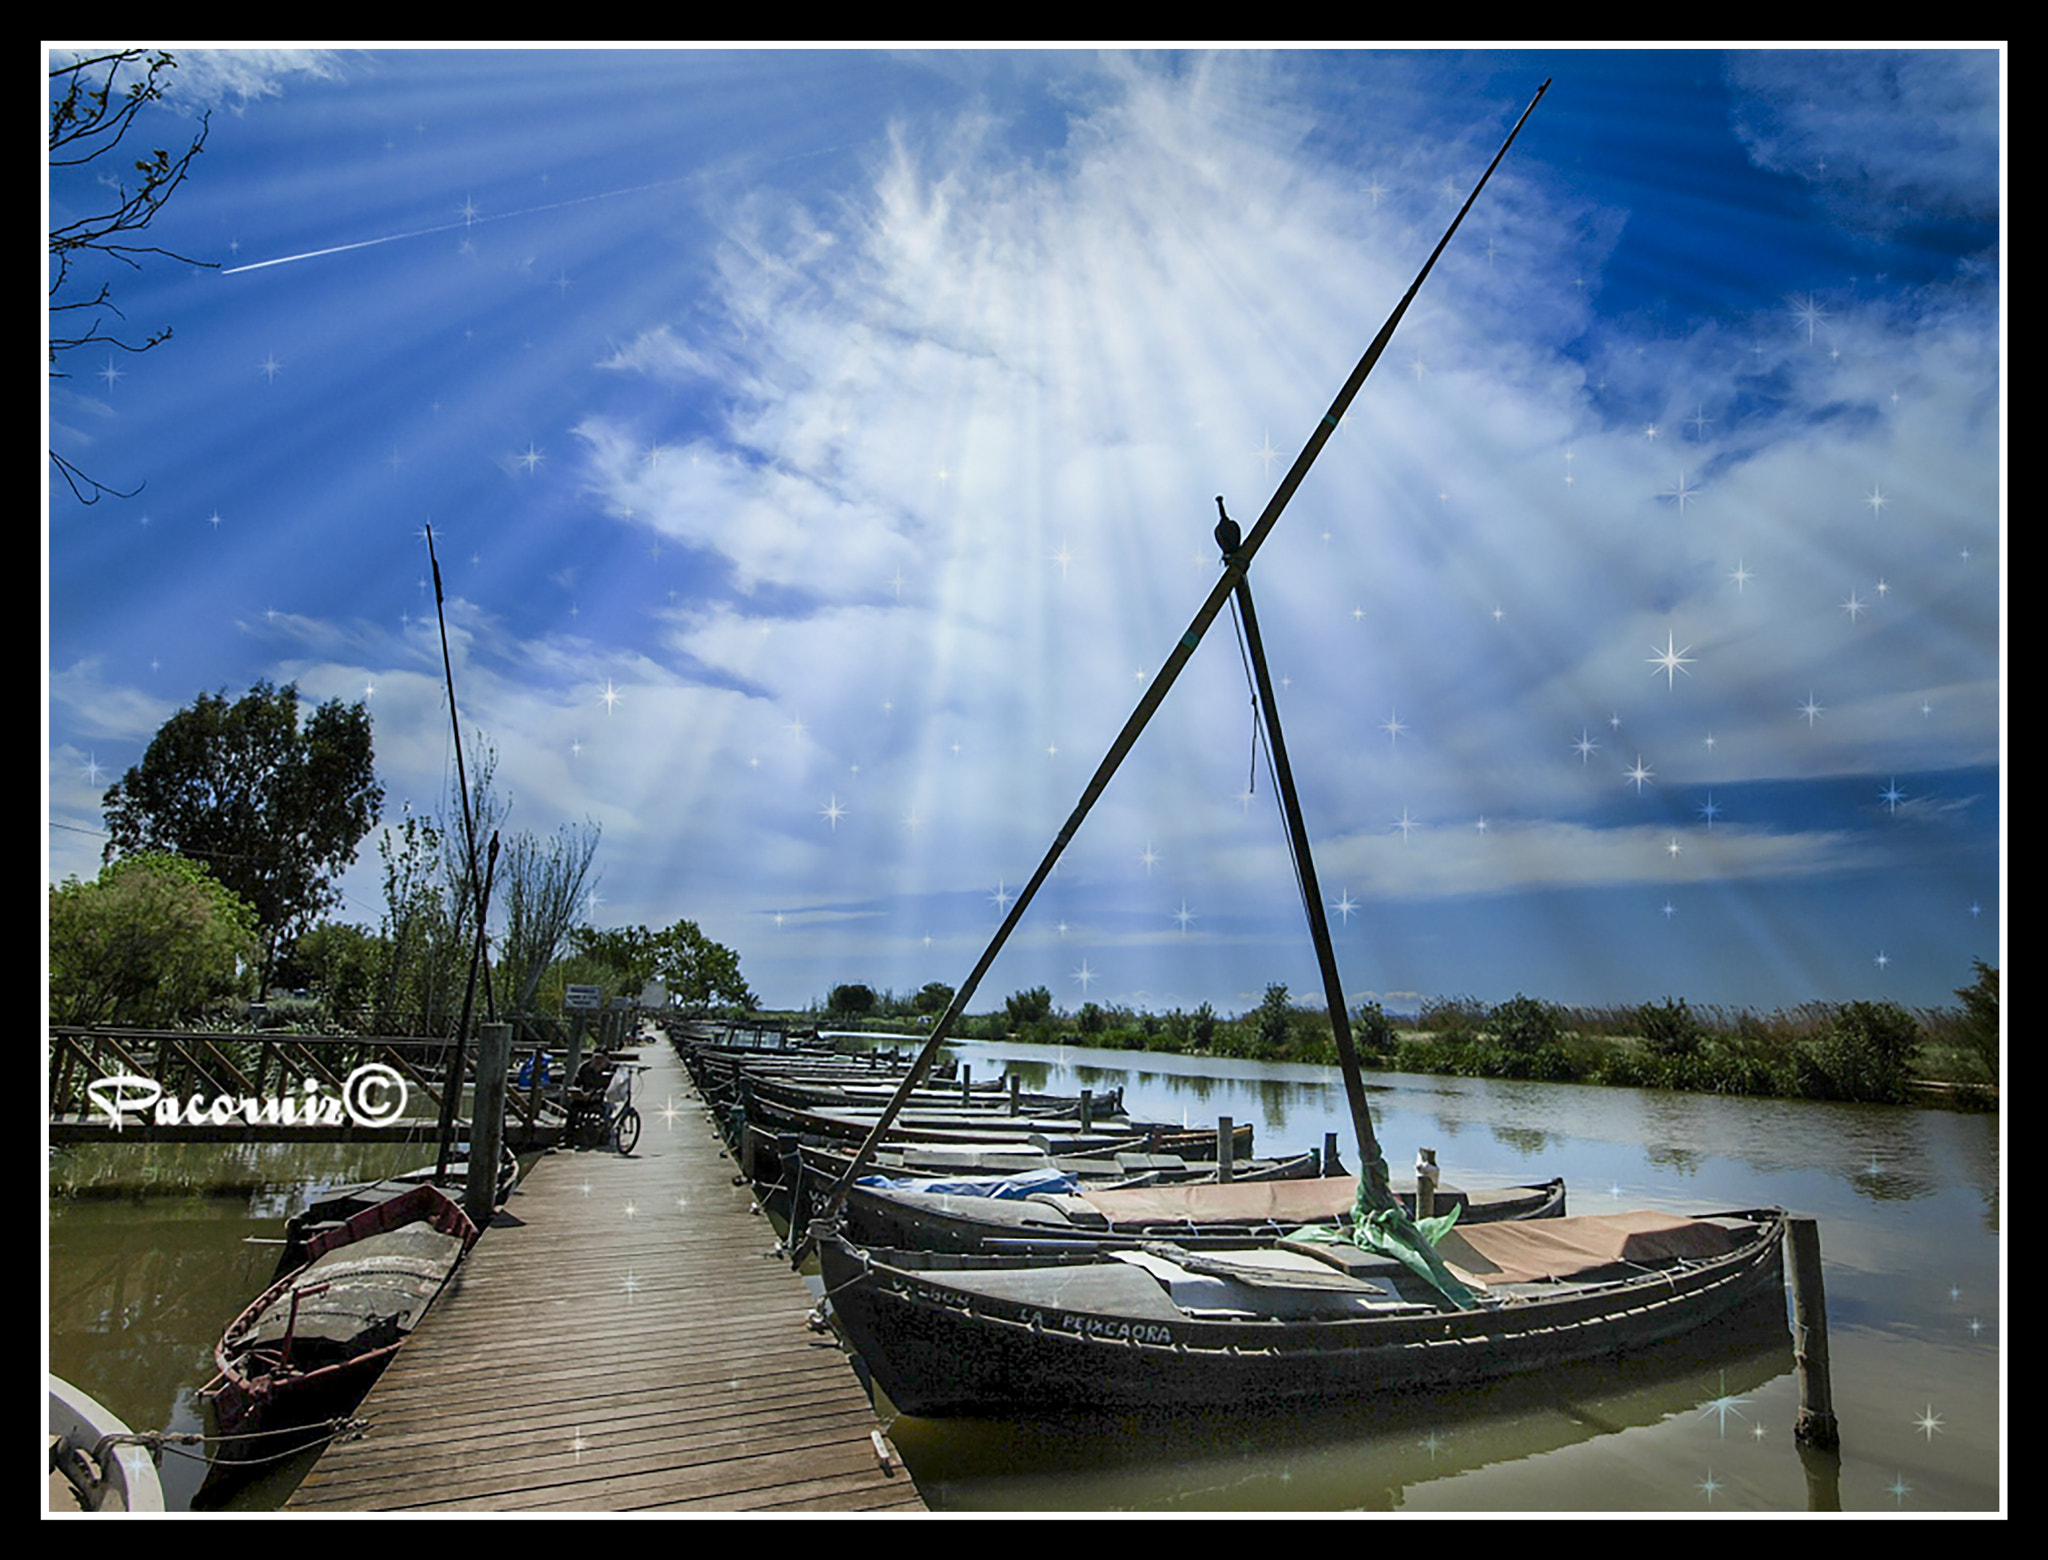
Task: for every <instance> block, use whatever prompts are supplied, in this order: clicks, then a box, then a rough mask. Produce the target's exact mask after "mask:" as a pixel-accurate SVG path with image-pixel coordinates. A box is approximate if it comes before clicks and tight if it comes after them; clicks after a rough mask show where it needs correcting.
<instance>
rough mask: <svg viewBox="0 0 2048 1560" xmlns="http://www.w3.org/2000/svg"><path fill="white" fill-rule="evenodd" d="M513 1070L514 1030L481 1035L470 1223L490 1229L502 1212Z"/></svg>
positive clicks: (493, 1027) (500, 1027) (503, 1027)
mask: <svg viewBox="0 0 2048 1560" xmlns="http://www.w3.org/2000/svg"><path fill="white" fill-rule="evenodd" d="M511 1066H512V1026H511V1025H510V1024H485V1025H483V1026H482V1027H481V1028H480V1029H479V1030H478V1031H477V1041H476V1104H475V1107H474V1108H473V1109H472V1110H471V1112H470V1118H469V1190H468V1194H467V1196H466V1197H465V1198H464V1199H463V1206H464V1208H465V1209H466V1211H467V1212H468V1214H469V1222H470V1223H472V1224H474V1225H475V1226H476V1227H477V1228H478V1229H484V1228H486V1227H487V1226H488V1225H489V1224H490V1222H491V1216H492V1215H493V1214H495V1213H496V1212H497V1210H498V1160H499V1159H500V1158H501V1157H502V1155H503V1153H504V1143H505V1075H506V1073H507V1072H508V1071H510V1069H511Z"/></svg>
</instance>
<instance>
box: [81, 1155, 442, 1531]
mask: <svg viewBox="0 0 2048 1560" xmlns="http://www.w3.org/2000/svg"><path fill="white" fill-rule="evenodd" d="M425 1153H426V1156H427V1157H431V1154H432V1149H431V1147H429V1148H428V1149H427V1150H426V1151H425ZM422 1162H423V1156H422V1150H421V1148H420V1147H419V1146H418V1145H410V1146H408V1145H395V1144H381V1145H369V1146H360V1147H351V1146H344V1145H334V1144H329V1145H320V1146H313V1147H297V1146H293V1145H289V1144H276V1143H265V1144H249V1145H234V1144H229V1145H219V1144H200V1143H185V1144H172V1145H162V1146H156V1147H147V1146H142V1145H133V1146H130V1145H109V1146H97V1145H94V1146H84V1147H79V1148H72V1149H65V1150H61V1151H59V1152H57V1153H54V1154H52V1155H51V1159H50V1187H51V1195H50V1197H49V1199H48V1213H49V1237H48V1246H47V1250H48V1253H49V1290H48V1294H49V1328H48V1340H49V1365H48V1368H49V1369H50V1370H52V1371H54V1372H55V1373H56V1374H58V1375H60V1376H62V1377H64V1378H65V1379H66V1380H67V1381H70V1382H72V1383H74V1384H75V1385H77V1386H79V1387H81V1388H83V1389H84V1390H85V1391H87V1392H89V1393H91V1394H92V1395H93V1396H94V1397H96V1398H98V1399H99V1400H100V1402H101V1403H103V1404H105V1405H106V1406H107V1408H109V1409H110V1410H112V1411H113V1412H114V1413H115V1414H117V1415H119V1416H120V1417H121V1418H122V1419H123V1420H125V1421H126V1422H127V1424H128V1425H129V1427H130V1428H131V1429H135V1430H169V1431H173V1432H176V1433H179V1434H197V1433H199V1432H200V1430H201V1428H202V1424H203V1421H202V1415H201V1410H200V1405H199V1389H200V1388H201V1387H203V1386H205V1385H206V1383H207V1382H208V1381H209V1380H211V1379H212V1377H213V1374H214V1361H213V1346H214V1345H215V1344H216V1343H217V1342H219V1340H220V1335H221V1333H222V1332H223V1331H224V1330H225V1329H226V1327H227V1324H228V1323H229V1322H231V1321H233V1320H234V1318H235V1317H236V1316H238V1315H240V1314H241V1312H242V1309H243V1308H244V1307H245V1306H247V1305H248V1303H249V1302H250V1301H251V1300H253V1299H255V1297H256V1296H257V1295H258V1294H260V1293H261V1292H262V1291H263V1290H264V1289H265V1288H266V1287H267V1286H268V1285H269V1283H270V1281H271V1278H272V1276H273V1272H274V1269H275V1266H276V1263H277V1257H278V1246H277V1241H278V1239H279V1238H280V1237H281V1236H282V1234H283V1230H284V1221H285V1220H286V1219H287V1218H288V1217H290V1216H291V1215H292V1214H294V1213H297V1212H298V1211H299V1210H300V1209H302V1208H304V1207H305V1206H306V1205H307V1204H308V1203H309V1202H311V1201H312V1200H313V1199H314V1197H315V1196H317V1195H319V1194H320V1193H322V1192H324V1191H327V1190H329V1189H331V1188H333V1187H337V1186H345V1185H349V1184H351V1183H354V1182H357V1181H366V1180H375V1179H377V1178H379V1177H382V1176H386V1175H393V1174H396V1173H398V1172H399V1171H402V1170H409V1169H411V1168H413V1167H414V1166H415V1165H418V1164H420V1163H422ZM309 1464H310V1458H306V1457H302V1458H300V1459H298V1460H297V1462H296V1463H294V1464H292V1465H290V1467H288V1468H287V1469H285V1470H283V1473H284V1476H283V1478H282V1479H278V1478H271V1479H266V1480H262V1481H258V1482H255V1483H253V1484H251V1485H248V1486H246V1487H244V1488H242V1489H239V1490H237V1491H235V1492H234V1493H233V1494H232V1495H231V1496H230V1497H229V1498H228V1500H227V1502H226V1504H227V1505H229V1506H230V1507H234V1508H241V1509H259V1510H260V1509H264V1508H266V1507H268V1508H274V1507H275V1506H277V1505H278V1504H279V1503H281V1502H282V1500H283V1499H284V1497H285V1496H286V1495H287V1494H289V1493H290V1491H291V1488H292V1487H293V1485H295V1484H296V1482H297V1476H299V1475H302V1474H303V1471H304V1468H305V1467H306V1466H308V1465H309ZM162 1475H163V1485H164V1499H165V1503H166V1504H167V1505H168V1506H169V1507H170V1509H172V1510H174V1511H183V1510H186V1509H188V1508H189V1507H191V1505H192V1503H193V1498H194V1496H195V1495H197V1494H198V1492H199V1489H200V1486H201V1484H202V1482H203V1481H204V1479H205V1475H206V1465H205V1463H204V1461H203V1454H202V1453H198V1451H197V1449H196V1448H194V1449H190V1450H185V1451H179V1450H171V1451H167V1452H166V1454H165V1456H164V1459H163V1465H162ZM211 1503H212V1502H211V1500H210V1498H209V1501H208V1504H211Z"/></svg>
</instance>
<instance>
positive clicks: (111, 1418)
mask: <svg viewBox="0 0 2048 1560" xmlns="http://www.w3.org/2000/svg"><path fill="white" fill-rule="evenodd" d="M49 1383H50V1492H49V1501H50V1504H49V1508H48V1509H49V1510H51V1511H53V1512H57V1511H162V1510H163V1509H164V1487H163V1481H162V1480H161V1479H159V1478H158V1477H157V1471H156V1463H155V1462H154V1461H153V1460H152V1459H151V1457H150V1454H149V1452H148V1451H147V1449H145V1448H144V1447H142V1446H140V1445H137V1444H136V1443H135V1442H133V1441H131V1440H126V1439H124V1438H125V1437H128V1436H132V1435H133V1434H134V1432H133V1431H131V1430H130V1429H129V1428H128V1427H127V1426H126V1425H125V1424H123V1423H122V1422H121V1420H120V1419H119V1418H118V1417H116V1416H115V1414H114V1413H113V1411H112V1410H110V1409H108V1408H107V1407H105V1406H104V1405H103V1404H101V1403H100V1402H99V1401H98V1400H97V1399H96V1398H94V1397H93V1396H92V1395H91V1394H89V1393H87V1392H85V1391H82V1390H81V1389H79V1388H78V1387H74V1386H73V1385H72V1384H71V1383H70V1382H68V1381H66V1380H64V1378H63V1377H61V1376H50V1377H49Z"/></svg>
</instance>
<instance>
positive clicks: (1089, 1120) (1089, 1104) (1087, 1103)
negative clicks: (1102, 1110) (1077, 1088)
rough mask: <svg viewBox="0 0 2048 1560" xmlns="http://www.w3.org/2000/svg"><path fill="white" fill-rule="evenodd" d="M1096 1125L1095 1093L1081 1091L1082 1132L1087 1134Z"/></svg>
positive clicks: (1089, 1090) (1088, 1090)
mask: <svg viewBox="0 0 2048 1560" xmlns="http://www.w3.org/2000/svg"><path fill="white" fill-rule="evenodd" d="M1094 1125H1095V1091H1094V1090H1093V1089H1083V1090H1082V1091H1081V1130H1082V1131H1083V1132H1086V1131H1087V1130H1088V1129H1089V1128H1090V1127H1092V1126H1094Z"/></svg>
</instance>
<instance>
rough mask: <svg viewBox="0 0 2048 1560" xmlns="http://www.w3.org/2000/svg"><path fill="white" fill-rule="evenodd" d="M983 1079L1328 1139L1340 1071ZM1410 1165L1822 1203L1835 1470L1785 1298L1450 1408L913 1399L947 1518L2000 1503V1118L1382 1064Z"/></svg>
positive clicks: (1661, 1193)
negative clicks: (1025, 1405) (1649, 1354)
mask: <svg viewBox="0 0 2048 1560" xmlns="http://www.w3.org/2000/svg"><path fill="white" fill-rule="evenodd" d="M956 1049H957V1050H958V1052H959V1054H960V1056H961V1057H962V1059H963V1060H964V1061H966V1062H967V1063H968V1064H969V1065H971V1066H972V1067H973V1068H974V1072H975V1075H976V1076H977V1077H982V1076H990V1075H993V1074H994V1073H995V1072H997V1071H999V1070H1001V1069H1002V1068H1004V1067H1005V1066H1010V1067H1015V1068H1017V1069H1018V1070H1021V1071H1023V1072H1025V1073H1026V1075H1027V1077H1028V1078H1029V1079H1030V1080H1031V1081H1032V1083H1033V1084H1034V1085H1041V1086H1043V1087H1045V1088H1048V1089H1054V1090H1064V1091H1071V1090H1074V1089H1080V1088H1093V1089H1108V1088H1113V1087H1116V1086H1118V1085H1121V1086H1122V1087H1123V1089H1124V1091H1125V1096H1124V1097H1125V1102H1126V1105H1127V1107H1128V1109H1129V1110H1130V1111H1131V1112H1132V1114H1134V1115H1141V1116H1148V1117H1155V1118H1165V1119H1169V1120H1174V1121H1180V1120H1183V1119H1185V1120H1186V1121H1187V1122H1189V1123H1190V1124H1192V1125H1202V1124H1208V1125H1213V1124H1214V1122H1215V1120H1216V1118H1217V1117H1218V1116H1226V1115H1227V1116H1230V1117H1232V1118H1233V1119H1234V1120H1237V1121H1246V1120H1250V1121H1253V1122H1256V1123H1258V1147H1259V1149H1260V1151H1261V1152H1264V1153H1269V1154H1272V1153H1279V1152H1282V1151H1286V1150H1293V1149H1300V1148H1306V1147H1312V1146H1319V1145H1320V1144H1321V1143H1322V1140H1323V1134H1324V1133H1325V1132H1336V1133H1337V1134H1338V1139H1339V1144H1340V1152H1342V1153H1343V1154H1344V1155H1345V1157H1346V1162H1347V1163H1348V1164H1351V1165H1353V1166H1354V1167H1355V1165H1356V1155H1355V1148H1354V1144H1353V1138H1352V1133H1351V1130H1350V1122H1349V1117H1348V1114H1347V1112H1346V1109H1345V1105H1344V1098H1343V1090H1342V1088H1341V1086H1340V1085H1339V1083H1338V1082H1337V1078H1336V1075H1335V1072H1334V1070H1333V1069H1325V1068H1316V1067H1307V1066H1295V1065H1285V1064H1277V1065H1276V1064H1265V1063H1253V1062H1229V1061H1214V1060H1206V1059H1205V1060H1202V1061H1199V1062H1196V1061H1191V1060H1187V1059H1184V1058H1178V1057H1162V1056H1149V1055H1148V1056H1142V1057H1137V1056H1130V1055H1125V1054H1116V1053H1106V1052H1093V1051H1085V1050H1079V1049H1075V1048H1067V1047H1050V1046H1024V1045H1009V1044H995V1045H963V1046H959V1047H957V1048H956ZM1368 1092H1369V1096H1370V1099H1371V1104H1372V1110H1373V1118H1374V1130H1375V1132H1376V1133H1377V1135H1378V1137H1379V1139H1380V1142H1381V1145H1382V1147H1383V1148H1384V1150H1385V1152H1386V1154H1387V1158H1388V1162H1389V1164H1390V1166H1391V1167H1392V1168H1393V1169H1394V1170H1395V1172H1396V1173H1397V1174H1399V1173H1403V1172H1405V1170H1406V1169H1407V1167H1409V1166H1410V1165H1412V1164H1413V1162H1414V1155H1415V1150H1416V1149H1418V1148H1421V1147H1430V1148H1434V1149H1435V1150H1436V1151H1437V1160H1438V1163H1439V1164H1440V1166H1441V1167H1442V1169H1443V1174H1444V1178H1445V1180H1446V1181H1447V1182H1450V1183H1453V1184H1458V1183H1463V1184H1467V1185H1486V1184H1496V1185H1497V1184H1511V1183H1516V1182H1522V1181H1533V1180H1540V1179H1544V1178H1547V1177H1549V1176H1551V1175H1563V1176H1565V1177H1566V1178H1567V1181H1568V1183H1569V1196H1570V1202H1571V1210H1572V1211H1573V1212H1579V1213H1597V1212H1601V1211H1603V1210H1611V1209H1620V1208H1629V1207H1656V1208H1670V1209H1676V1210H1696V1211H1706V1210H1709V1209H1711V1208H1738V1207H1752V1206H1761V1205H1770V1204H1780V1205H1783V1206H1785V1207H1787V1208H1790V1209H1792V1210H1793V1211H1794V1212H1798V1213H1805V1214H1811V1215H1813V1216H1815V1217H1816V1218H1817V1219H1818V1221H1819V1227H1820V1234H1821V1245H1822V1254H1823V1257H1824V1259H1825V1263H1826V1286H1827V1299H1828V1311H1829V1320H1830V1342H1831V1346H1832V1354H1833V1382H1834V1394H1835V1412H1836V1415H1837V1418H1838V1420H1839V1422H1840V1425H1841V1434H1842V1452H1841V1457H1840V1461H1839V1465H1838V1466H1830V1464H1829V1460H1828V1459H1825V1458H1812V1457H1807V1458H1802V1456H1801V1455H1800V1453H1799V1452H1798V1450H1797V1449H1796V1448H1795V1446H1794V1444H1793V1439H1792V1424H1793V1420H1794V1418H1795V1416H1796V1413H1797V1408H1798V1397H1797V1387H1796V1383H1795V1381H1794V1378H1793V1374H1792V1360H1791V1352H1790V1347H1789V1341H1788V1339H1787V1335H1786V1332H1785V1330H1784V1325H1783V1322H1782V1318H1781V1317H1780V1316H1779V1315H1777V1314H1771V1315H1767V1316H1766V1317H1765V1318H1763V1320H1762V1323H1761V1325H1760V1326H1758V1327H1755V1328H1751V1329H1747V1330H1745V1331H1743V1332H1741V1333H1740V1334H1739V1335H1737V1334H1733V1333H1730V1332H1729V1331H1728V1330H1726V1329H1723V1330H1719V1331H1717V1333H1716V1335H1715V1336H1713V1337H1703V1338H1697V1339H1694V1340H1689V1341H1687V1342H1686V1343H1685V1345H1684V1347H1683V1348H1681V1349H1678V1350H1664V1351H1660V1352H1659V1354H1658V1355H1657V1357H1656V1358H1654V1359H1650V1360H1639V1361H1634V1362H1631V1363H1630V1364H1629V1365H1627V1366H1626V1367H1616V1366H1599V1367H1592V1368H1587V1369H1583V1370H1580V1371H1576V1372H1572V1373H1569V1374H1568V1375H1565V1376H1554V1377H1546V1378H1545V1379H1543V1380H1541V1381H1525V1382H1510V1383H1505V1384H1502V1385H1499V1386H1495V1387H1490V1388H1488V1389H1486V1390H1485V1391H1483V1392H1474V1393H1465V1394H1460V1395H1459V1396H1458V1397H1457V1398H1456V1399H1455V1400H1445V1399H1442V1398H1428V1399H1421V1400H1406V1399H1392V1400H1388V1401H1385V1402H1378V1403H1373V1404H1370V1405H1366V1406H1362V1407H1351V1408H1344V1407H1341V1406H1333V1407H1332V1408H1331V1409H1330V1410H1329V1411H1328V1412H1325V1413H1311V1414H1301V1413H1293V1414H1289V1415H1287V1416H1285V1417H1276V1418H1267V1419H1263V1420H1248V1419H1245V1418H1244V1417H1242V1416H1230V1417H1228V1418H1226V1419H1211V1420H1210V1421H1208V1422H1206V1423H1204V1422H1190V1421H1186V1420H1180V1421H1176V1422H1172V1423H1165V1424H1160V1423H1148V1422H1145V1421H1144V1420H1143V1419H1142V1418H1134V1417H1124V1418H1102V1419H1093V1420H1091V1419H1076V1418H1074V1417H1071V1416H1069V1417H1066V1418H1063V1419H1060V1420H1052V1421H1041V1422H1033V1423H1027V1424H1021V1425H1020V1424H993V1423H982V1422H973V1421H945V1422H941V1421H931V1420H916V1419H911V1418H907V1417H906V1418H899V1419H898V1420H897V1421H896V1422H895V1423H894V1425H893V1426H892V1427H891V1432H890V1433H891V1435H892V1437H893V1438H894V1439H895V1441H896V1442H897V1444H898V1445H899V1446H900V1447H901V1448H902V1450H903V1452H904V1456H905V1458H906V1460H907V1461H908V1462H909V1464H910V1467H911V1469H912V1471H913V1472H914V1473H915V1474H916V1475H917V1478H918V1482H919V1486H920V1488H922V1489H923V1490H924V1491H925V1493H926V1497H927V1499H928V1500H929V1501H930V1503H931V1504H932V1505H933V1506H934V1507H935V1508H939V1509H950V1510H1038V1511H1079V1510H1131V1509H1139V1510H1148V1511H1208V1510H1225V1511H1332V1510H1353V1509H1362V1510H1386V1509H1393V1508H1398V1509H1403V1510H1409V1511H1440V1512H1497V1511H1657V1512H1667V1511H1668V1512H1709V1511H1715V1512H1719V1511H1803V1510H1807V1509H1809V1507H1822V1508H1832V1507H1834V1506H1836V1505H1839V1507H1840V1509H1843V1510H1849V1511H1886V1512H1889V1511H1915V1512H1929V1511H1985V1510H1995V1509H1998V1508H2000V1507H2001V1506H2002V1504H2003V1500H2002V1469H2003V1462H2004V1441H2003V1433H2002V1418H2001V1384H2002V1381H2003V1367H2002V1356H2001V1346H2002V1335H2003V1307H2002V1304H2001V1295H2002V1292H2003V1287H2002V1259H2003V1247H2002V1242H2001V1240H2000V1237H1999V1184H2000V1163H1999V1118H1998V1117H1996V1116H1977V1115H1960V1114H1952V1113H1947V1112H1933V1111H1914V1110H1906V1109H1899V1108H1891V1107H1880V1106H1848V1105H1825V1104H1812V1103H1805V1102H1792V1101H1776V1100H1740V1099H1724V1098H1719V1097H1715V1096H1705V1095H1689V1094H1674V1093H1665V1092H1661V1091H1653V1090H1636V1089H1599V1088H1590V1087H1583V1086H1575V1085H1561V1084H1539V1083H1518V1082H1503V1081H1494V1080H1487V1079H1465V1078H1438V1077H1429V1076H1421V1075H1411V1074H1374V1075H1371V1076H1370V1077H1369V1079H1368Z"/></svg>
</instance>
